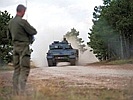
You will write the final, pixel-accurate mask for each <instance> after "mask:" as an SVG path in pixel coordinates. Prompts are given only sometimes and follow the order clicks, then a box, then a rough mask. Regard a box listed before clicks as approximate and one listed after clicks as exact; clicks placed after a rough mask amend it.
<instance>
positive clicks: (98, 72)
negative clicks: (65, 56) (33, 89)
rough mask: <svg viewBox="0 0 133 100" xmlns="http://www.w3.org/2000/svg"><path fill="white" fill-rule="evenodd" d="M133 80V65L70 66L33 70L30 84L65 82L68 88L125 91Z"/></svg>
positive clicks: (59, 65)
mask: <svg viewBox="0 0 133 100" xmlns="http://www.w3.org/2000/svg"><path fill="white" fill-rule="evenodd" d="M132 78H133V65H119V66H118V65H117V66H114V65H100V66H99V65H98V66H96V65H95V66H69V65H63V64H58V65H57V66H56V67H42V68H36V69H32V70H31V73H30V76H29V80H28V82H29V83H30V82H32V81H34V82H35V81H36V82H37V81H38V80H49V79H51V80H56V81H63V82H65V83H66V84H67V85H68V86H88V87H90V88H108V89H112V88H113V89H124V88H127V87H129V84H131V82H132Z"/></svg>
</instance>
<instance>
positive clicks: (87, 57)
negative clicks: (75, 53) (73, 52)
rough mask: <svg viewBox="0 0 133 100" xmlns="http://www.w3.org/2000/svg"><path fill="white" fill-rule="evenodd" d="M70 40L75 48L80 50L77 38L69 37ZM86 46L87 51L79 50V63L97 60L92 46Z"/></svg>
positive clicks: (83, 63)
mask: <svg viewBox="0 0 133 100" xmlns="http://www.w3.org/2000/svg"><path fill="white" fill-rule="evenodd" d="M68 41H69V43H71V45H72V47H73V48H75V49H78V50H79V46H78V43H77V41H75V39H73V38H69V39H68ZM85 48H86V49H87V50H86V51H85V52H80V50H79V60H78V64H79V65H85V64H87V63H93V62H97V61H98V59H97V58H96V57H95V55H94V54H93V53H92V52H90V50H91V48H90V47H88V46H86V47H85Z"/></svg>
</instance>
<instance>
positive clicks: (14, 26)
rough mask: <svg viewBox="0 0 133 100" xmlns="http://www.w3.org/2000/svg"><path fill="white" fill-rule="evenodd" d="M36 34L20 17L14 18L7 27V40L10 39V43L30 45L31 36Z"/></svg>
mask: <svg viewBox="0 0 133 100" xmlns="http://www.w3.org/2000/svg"><path fill="white" fill-rule="evenodd" d="M35 34H37V31H36V29H35V28H34V27H32V26H31V25H30V24H29V23H28V22H27V21H26V20H24V19H22V18H21V17H20V16H17V15H16V16H15V18H13V19H12V20H11V21H10V22H9V27H8V33H7V35H8V38H11V39H12V42H13V43H14V42H16V41H17V42H26V43H32V39H33V36H34V35H35Z"/></svg>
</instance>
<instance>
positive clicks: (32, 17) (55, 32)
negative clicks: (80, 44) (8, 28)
mask: <svg viewBox="0 0 133 100" xmlns="http://www.w3.org/2000/svg"><path fill="white" fill-rule="evenodd" d="M18 4H24V5H25V6H26V0H0V10H1V11H4V10H7V11H8V12H9V13H11V15H12V16H15V14H16V6H17V5H18ZM99 5H102V0H27V11H26V14H25V16H24V18H26V19H27V20H28V21H29V22H30V24H31V25H32V26H34V27H35V28H36V29H37V31H38V34H37V35H36V36H35V38H36V41H35V43H34V44H33V46H32V48H33V49H34V53H33V54H32V58H33V59H38V58H37V55H38V57H39V56H40V55H39V54H38V52H39V53H40V54H45V53H46V51H47V49H48V45H49V43H51V42H52V41H53V40H61V39H62V37H63V35H64V34H66V33H67V32H68V31H70V30H71V29H72V28H73V27H74V28H75V29H76V30H77V31H79V33H80V35H79V36H80V37H81V38H83V39H84V40H85V41H86V42H87V41H88V32H89V28H91V26H92V24H93V23H92V13H93V11H94V10H93V9H94V7H95V6H99ZM38 46H40V47H38ZM44 49H45V52H44ZM43 57H44V58H45V55H44V56H43Z"/></svg>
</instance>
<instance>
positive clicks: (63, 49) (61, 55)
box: [47, 41, 78, 67]
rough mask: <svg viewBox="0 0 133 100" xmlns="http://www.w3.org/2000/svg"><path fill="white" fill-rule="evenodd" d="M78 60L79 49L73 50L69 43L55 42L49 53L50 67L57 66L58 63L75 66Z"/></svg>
mask: <svg viewBox="0 0 133 100" xmlns="http://www.w3.org/2000/svg"><path fill="white" fill-rule="evenodd" d="M77 60H78V49H73V48H72V46H71V44H70V43H68V42H67V41H61V42H60V41H54V42H53V43H52V44H50V45H49V50H48V52H47V62H48V66H49V67H50V66H56V64H57V62H70V64H71V65H75V64H76V62H77Z"/></svg>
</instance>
